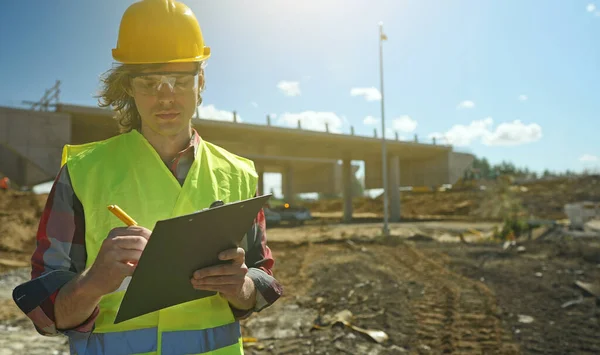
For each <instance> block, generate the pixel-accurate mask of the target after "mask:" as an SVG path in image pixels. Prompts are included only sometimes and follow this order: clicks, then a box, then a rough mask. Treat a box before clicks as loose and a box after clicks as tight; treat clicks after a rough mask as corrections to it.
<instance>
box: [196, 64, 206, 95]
mask: <svg viewBox="0 0 600 355" xmlns="http://www.w3.org/2000/svg"><path fill="white" fill-rule="evenodd" d="M205 85H206V82H205V81H204V68H200V71H199V72H198V94H201V93H202V92H203V91H204V87H205Z"/></svg>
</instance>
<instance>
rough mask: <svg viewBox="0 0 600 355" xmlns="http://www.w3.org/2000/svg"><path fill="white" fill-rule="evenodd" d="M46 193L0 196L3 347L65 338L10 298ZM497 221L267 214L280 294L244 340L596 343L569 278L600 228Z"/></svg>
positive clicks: (591, 257) (586, 268)
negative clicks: (506, 231) (44, 331)
mask: <svg viewBox="0 0 600 355" xmlns="http://www.w3.org/2000/svg"><path fill="white" fill-rule="evenodd" d="M44 202H45V196H35V195H30V194H26V193H11V194H4V195H2V196H0V210H2V211H4V212H2V213H1V214H0V353H1V354H17V353H19V354H20V353H27V354H35V355H37V354H52V353H55V354H60V353H61V352H62V353H64V352H65V351H66V350H67V345H66V343H65V341H64V340H63V339H60V338H48V339H47V341H46V338H43V337H41V336H38V335H37V334H36V333H35V331H34V330H33V328H32V327H31V324H30V323H29V322H28V321H27V319H26V318H25V317H24V315H23V314H21V313H20V311H19V310H18V309H17V308H16V306H15V305H14V303H13V302H12V300H11V299H10V294H11V292H12V288H13V287H14V286H15V285H16V284H18V283H19V282H22V281H25V280H26V279H27V278H28V268H27V267H23V266H24V265H27V263H28V261H29V257H30V255H31V252H32V251H33V248H34V247H35V232H36V230H37V220H38V218H39V216H40V213H41V211H42V207H43V204H44ZM495 225H496V223H494V222H474V221H469V220H466V221H465V220H463V221H439V220H429V221H413V222H404V223H398V224H392V225H391V233H392V237H390V238H387V239H385V238H382V237H381V236H380V229H381V224H380V223H355V224H349V225H343V224H339V223H337V222H336V219H335V218H333V217H332V218H330V219H322V220H316V221H313V222H312V223H311V224H309V225H306V226H302V227H294V228H292V227H287V226H280V227H270V228H269V229H268V232H267V235H268V238H269V245H270V247H271V249H272V251H273V253H274V256H275V259H276V265H275V270H274V272H275V276H276V277H277V278H278V280H280V282H281V283H282V284H283V286H284V292H285V295H284V296H283V297H282V298H281V299H280V300H279V301H278V302H277V303H276V304H275V305H273V306H272V307H270V308H268V309H265V310H264V311H263V312H261V313H259V314H255V315H253V316H251V317H250V318H249V319H247V320H244V321H243V322H242V326H243V334H244V336H245V337H248V338H247V342H246V343H245V347H246V353H247V354H370V355H376V354H403V353H408V354H439V353H453V354H598V353H600V338H599V337H598V334H600V311H599V309H600V308H599V307H600V303H598V302H599V301H597V300H596V298H595V297H594V296H592V295H591V294H590V293H589V292H587V291H585V290H584V289H582V288H581V287H579V286H577V285H576V284H575V282H578V281H580V282H585V283H597V282H598V280H600V239H593V238H573V237H569V234H568V232H566V233H563V234H561V233H550V234H547V235H544V236H543V237H539V238H536V239H533V240H518V241H517V245H515V246H511V247H508V248H507V249H505V248H504V247H503V245H502V243H501V242H493V241H491V240H490V239H489V236H490V235H491V231H492V229H493V228H494V226H495ZM459 235H462V236H463V238H462V241H461V238H459ZM537 235H539V233H538V234H536V236H537ZM357 327H358V328H357ZM365 330H368V331H371V336H369V335H367V334H365ZM251 338H255V339H251ZM34 339H37V342H32V340H34ZM375 339H377V340H379V341H380V342H378V341H376V340H375ZM40 341H41V342H40ZM34 343H35V344H34Z"/></svg>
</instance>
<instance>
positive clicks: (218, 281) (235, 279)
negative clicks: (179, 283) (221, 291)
mask: <svg viewBox="0 0 600 355" xmlns="http://www.w3.org/2000/svg"><path fill="white" fill-rule="evenodd" d="M243 278H244V275H229V276H210V277H205V278H203V279H201V280H197V279H192V283H194V284H196V285H237V284H239V283H240V280H242V279H243Z"/></svg>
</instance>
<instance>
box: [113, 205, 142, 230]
mask: <svg viewBox="0 0 600 355" xmlns="http://www.w3.org/2000/svg"><path fill="white" fill-rule="evenodd" d="M108 210H109V211H111V212H112V213H113V214H114V215H115V216H117V217H118V218H119V219H120V220H121V221H123V223H125V224H126V225H127V226H128V227H130V226H137V222H136V221H135V220H134V219H133V218H131V217H130V216H129V215H128V214H127V213H125V211H123V210H122V209H121V207H119V206H117V205H109V206H108Z"/></svg>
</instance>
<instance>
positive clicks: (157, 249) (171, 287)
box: [115, 194, 272, 324]
mask: <svg viewBox="0 0 600 355" xmlns="http://www.w3.org/2000/svg"><path fill="white" fill-rule="evenodd" d="M271 196H272V194H268V195H263V196H258V197H254V198H250V199H247V200H242V201H236V202H231V203H227V204H222V203H221V204H220V205H219V204H218V203H213V205H212V206H211V208H207V209H204V210H201V211H198V212H195V213H192V214H188V215H183V216H179V217H175V218H170V219H166V220H160V221H158V222H156V225H155V227H154V229H153V231H152V235H151V236H150V239H149V240H148V244H146V247H145V249H144V251H143V253H142V255H141V257H140V260H139V261H138V265H137V267H136V269H135V271H134V273H133V275H132V277H131V281H130V283H129V286H128V287H127V290H126V291H125V295H124V297H123V301H122V302H121V305H120V307H119V311H118V313H117V316H116V318H115V324H117V323H121V322H124V321H126V320H129V319H132V318H135V317H138V316H141V315H144V314H147V313H151V312H154V311H158V310H160V309H164V308H167V307H170V306H174V305H178V304H181V303H185V302H189V301H193V300H197V299H200V298H204V297H208V296H213V295H215V294H216V292H213V291H204V290H196V289H194V288H193V287H192V284H191V282H190V279H191V278H192V274H193V272H194V271H196V270H198V269H201V268H204V267H207V266H212V265H218V264H223V263H228V262H230V261H222V260H219V258H218V254H219V253H220V252H222V251H224V250H227V249H231V248H236V247H237V246H238V244H239V243H240V242H241V240H242V239H243V238H244V236H245V234H246V233H247V232H248V230H249V229H250V227H251V226H252V223H253V222H254V219H255V218H256V216H257V214H258V212H259V211H260V209H261V208H262V207H263V206H264V205H265V203H266V202H267V201H268V199H269V198H270V197H271ZM213 206H214V207H213Z"/></svg>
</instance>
